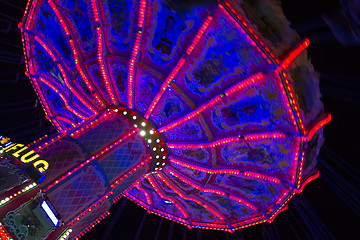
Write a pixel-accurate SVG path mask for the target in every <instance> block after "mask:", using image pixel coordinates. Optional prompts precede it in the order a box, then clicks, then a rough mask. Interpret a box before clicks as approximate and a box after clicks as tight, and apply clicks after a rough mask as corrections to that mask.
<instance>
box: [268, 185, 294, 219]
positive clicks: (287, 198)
mask: <svg viewBox="0 0 360 240" xmlns="http://www.w3.org/2000/svg"><path fill="white" fill-rule="evenodd" d="M289 193H290V191H287V192H285V194H284V195H283V196H284V198H282V199H279V201H277V203H276V204H278V203H280V202H283V203H282V204H281V205H280V206H279V207H278V209H277V210H276V211H275V212H274V213H273V214H272V215H271V216H270V217H269V219H268V222H272V221H273V220H274V218H275V217H276V216H277V215H278V214H279V213H280V212H281V211H282V210H283V207H284V206H285V205H286V204H287V203H288V202H289V201H290V199H291V198H292V197H293V196H294V195H295V192H294V191H292V192H291V193H290V194H289ZM288 194H289V195H288Z"/></svg>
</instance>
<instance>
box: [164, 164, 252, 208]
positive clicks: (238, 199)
mask: <svg viewBox="0 0 360 240" xmlns="http://www.w3.org/2000/svg"><path fill="white" fill-rule="evenodd" d="M167 171H168V172H169V173H170V174H171V175H174V176H175V177H177V178H179V179H180V180H181V181H183V182H185V183H186V184H189V185H190V186H192V187H194V188H196V189H198V190H200V191H203V192H211V193H216V194H219V195H221V196H227V193H225V192H223V191H221V190H218V189H211V188H203V187H201V186H199V185H197V184H195V183H193V182H191V181H189V180H187V179H185V178H184V177H182V176H180V175H179V174H177V173H175V172H174V171H173V170H171V169H169V168H168V169H167ZM229 198H231V199H234V200H236V201H238V202H239V203H241V204H243V205H245V206H247V207H248V208H251V209H253V210H257V207H255V206H254V205H253V204H251V203H249V202H247V201H245V200H243V199H242V198H239V197H236V196H232V195H230V194H229Z"/></svg>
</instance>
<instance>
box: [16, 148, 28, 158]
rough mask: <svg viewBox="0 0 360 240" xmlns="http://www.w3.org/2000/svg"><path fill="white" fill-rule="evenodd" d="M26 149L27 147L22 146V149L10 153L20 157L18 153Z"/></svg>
mask: <svg viewBox="0 0 360 240" xmlns="http://www.w3.org/2000/svg"><path fill="white" fill-rule="evenodd" d="M26 149H28V147H23V148H22V149H20V150H19V151H17V152H15V153H13V154H12V155H13V156H14V157H16V158H18V157H20V155H19V153H21V152H22V151H24V150H26Z"/></svg>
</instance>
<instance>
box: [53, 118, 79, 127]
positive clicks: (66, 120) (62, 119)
mask: <svg viewBox="0 0 360 240" xmlns="http://www.w3.org/2000/svg"><path fill="white" fill-rule="evenodd" d="M56 118H57V119H59V120H61V121H64V122H67V123H69V124H71V125H72V126H73V127H76V124H75V123H73V122H72V121H70V120H69V119H67V118H65V117H60V116H56Z"/></svg>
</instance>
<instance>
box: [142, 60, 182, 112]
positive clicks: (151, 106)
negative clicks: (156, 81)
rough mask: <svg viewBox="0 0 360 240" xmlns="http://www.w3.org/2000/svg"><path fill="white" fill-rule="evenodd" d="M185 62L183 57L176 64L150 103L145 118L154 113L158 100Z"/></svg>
mask: <svg viewBox="0 0 360 240" xmlns="http://www.w3.org/2000/svg"><path fill="white" fill-rule="evenodd" d="M184 63H185V59H184V58H181V59H180V61H179V62H178V63H177V64H176V66H175V68H174V69H173V70H172V72H171V73H170V75H169V76H168V77H167V78H166V79H165V81H164V82H163V84H162V85H161V87H160V89H159V91H158V92H157V94H156V96H155V97H154V100H153V101H152V103H151V104H150V106H149V108H148V110H147V112H146V114H145V118H149V117H150V114H151V113H152V111H153V110H154V108H155V106H156V105H157V104H158V102H159V101H160V99H161V97H162V95H163V94H164V92H165V91H166V88H167V87H168V85H169V84H170V83H171V82H172V80H174V78H175V76H176V74H178V72H179V71H180V69H181V67H182V66H183V65H184Z"/></svg>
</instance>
